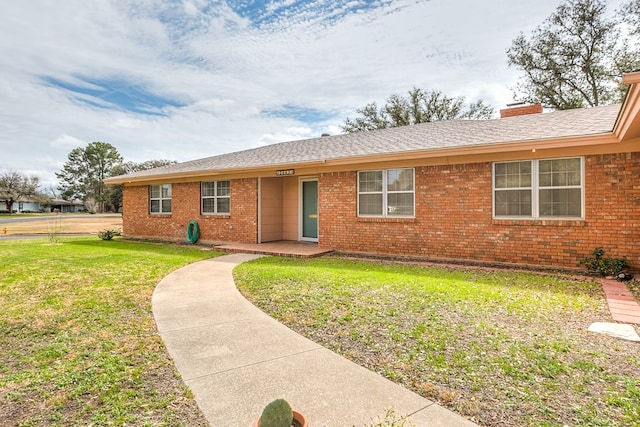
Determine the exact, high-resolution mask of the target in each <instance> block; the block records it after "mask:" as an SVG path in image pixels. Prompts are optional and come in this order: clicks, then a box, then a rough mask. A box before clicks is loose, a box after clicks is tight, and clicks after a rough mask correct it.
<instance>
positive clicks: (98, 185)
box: [56, 142, 122, 212]
mask: <svg viewBox="0 0 640 427" xmlns="http://www.w3.org/2000/svg"><path fill="white" fill-rule="evenodd" d="M121 162H122V156H121V155H120V154H119V153H118V150H116V148H115V147H114V146H113V145H111V144H108V143H106V142H92V143H90V144H89V145H87V147H85V148H82V147H78V148H74V149H73V150H71V153H69V156H68V160H67V162H66V163H65V164H64V167H63V169H62V171H61V172H60V173H56V176H57V177H58V178H59V179H60V180H62V183H61V184H60V186H59V187H58V189H59V190H60V191H61V192H62V198H64V199H65V200H73V199H81V200H82V201H84V202H87V203H93V204H95V206H96V208H97V210H98V212H104V210H105V202H106V201H107V194H106V193H105V189H106V184H105V183H104V182H102V180H103V179H105V178H107V177H109V176H111V171H112V170H113V167H114V166H115V165H117V164H119V163H121Z"/></svg>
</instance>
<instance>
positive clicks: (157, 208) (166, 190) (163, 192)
mask: <svg viewBox="0 0 640 427" xmlns="http://www.w3.org/2000/svg"><path fill="white" fill-rule="evenodd" d="M149 211H150V212H151V213H171V184H162V185H150V186H149Z"/></svg>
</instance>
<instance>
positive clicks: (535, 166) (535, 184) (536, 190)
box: [491, 156, 585, 220]
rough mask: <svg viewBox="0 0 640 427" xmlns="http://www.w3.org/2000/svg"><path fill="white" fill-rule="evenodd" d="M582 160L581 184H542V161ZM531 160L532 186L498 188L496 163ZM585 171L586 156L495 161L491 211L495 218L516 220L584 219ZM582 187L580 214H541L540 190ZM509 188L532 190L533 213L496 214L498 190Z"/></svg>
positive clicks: (492, 175) (492, 178)
mask: <svg viewBox="0 0 640 427" xmlns="http://www.w3.org/2000/svg"><path fill="white" fill-rule="evenodd" d="M571 159H579V160H580V185H566V186H550V187H548V186H540V162H541V161H552V160H571ZM521 162H531V186H530V187H513V188H511V187H509V188H496V165H497V164H505V163H521ZM584 178H585V171H584V157H582V156H573V157H554V158H549V159H535V160H513V161H506V162H494V163H493V165H492V171H491V187H492V191H491V211H492V217H493V219H510V220H511V219H515V220H532V219H535V220H583V219H584V212H585V208H584V195H585V184H584ZM571 188H574V189H575V188H580V216H541V215H540V201H539V198H540V197H539V195H540V190H544V189H571ZM509 190H530V191H531V215H530V216H529V215H526V216H525V215H496V191H509Z"/></svg>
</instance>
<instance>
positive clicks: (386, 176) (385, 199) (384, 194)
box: [356, 168, 416, 218]
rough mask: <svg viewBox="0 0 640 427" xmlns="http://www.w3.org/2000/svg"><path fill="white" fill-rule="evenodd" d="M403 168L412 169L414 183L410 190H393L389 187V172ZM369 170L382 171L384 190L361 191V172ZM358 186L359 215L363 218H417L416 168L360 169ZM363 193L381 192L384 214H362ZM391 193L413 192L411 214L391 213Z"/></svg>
mask: <svg viewBox="0 0 640 427" xmlns="http://www.w3.org/2000/svg"><path fill="white" fill-rule="evenodd" d="M402 170H411V175H412V183H411V188H412V190H410V191H406V190H405V191H392V190H389V189H388V184H389V172H391V171H402ZM367 172H381V173H382V190H381V191H360V174H362V173H367ZM356 179H357V187H358V200H357V201H356V203H357V209H358V216H359V217H362V218H415V215H416V170H415V168H391V169H373V170H363V171H358V174H357V178H356ZM363 194H381V195H382V214H381V215H371V214H362V213H360V196H361V195H363ZM390 194H411V195H413V210H412V212H411V214H410V215H392V214H389V206H388V198H389V197H388V196H389V195H390Z"/></svg>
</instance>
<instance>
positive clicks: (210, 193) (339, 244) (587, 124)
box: [105, 71, 640, 270]
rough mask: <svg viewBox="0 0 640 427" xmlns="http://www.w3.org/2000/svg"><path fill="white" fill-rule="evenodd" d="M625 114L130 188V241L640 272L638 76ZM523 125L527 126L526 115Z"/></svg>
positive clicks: (183, 172) (222, 166) (208, 168)
mask: <svg viewBox="0 0 640 427" xmlns="http://www.w3.org/2000/svg"><path fill="white" fill-rule="evenodd" d="M623 82H624V83H625V84H627V85H628V92H627V95H626V97H625V100H624V102H623V104H622V105H611V106H604V107H596V108H589V109H576V110H567V111H556V112H551V113H541V111H542V109H541V108H539V109H538V110H537V111H536V112H534V113H533V114H531V113H532V111H530V110H531V108H530V107H529V106H525V107H515V108H512V109H506V110H502V111H501V113H502V114H501V115H502V117H501V118H500V119H492V120H481V121H475V120H455V121H443V122H433V123H424V124H418V125H413V126H406V127H399V128H391V129H384V130H378V131H369V132H360V133H354V134H345V135H336V136H323V137H320V138H314V139H308V140H301V141H290V142H283V143H279V144H274V145H269V146H265V147H260V148H255V149H250V150H246V151H239V152H234V153H229V154H223V155H218V156H214V157H208V158H203V159H199V160H194V161H189V162H184V163H179V164H173V165H168V166H163V167H160V168H157V169H153V170H148V171H141V172H137V173H132V174H129V175H123V176H118V177H112V178H109V179H107V180H105V182H107V183H108V184H122V185H124V189H123V206H124V208H123V212H124V213H123V221H124V222H123V233H124V235H125V236H127V237H132V238H149V239H163V240H170V241H184V240H185V239H186V237H185V236H186V230H187V226H188V223H189V222H190V221H197V223H198V225H199V228H200V240H201V241H202V242H204V243H210V244H221V243H229V242H242V243H254V244H259V243H264V242H271V241H280V240H291V241H311V242H317V245H318V246H319V248H326V249H334V250H336V251H340V252H349V253H368V254H387V255H399V256H411V257H421V258H425V259H432V260H461V261H462V260H464V261H474V262H481V263H509V264H520V265H534V266H548V267H577V265H578V263H579V261H580V260H581V259H582V258H583V257H585V256H587V255H590V254H591V252H592V251H593V249H595V248H596V247H603V248H604V249H605V251H606V253H607V255H609V256H614V257H622V256H626V257H627V259H628V261H629V263H630V265H631V266H632V267H633V268H634V269H635V270H637V269H640V114H639V110H640V71H639V72H633V73H629V74H625V75H624V76H623ZM522 113H525V114H524V115H523V114H522Z"/></svg>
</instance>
